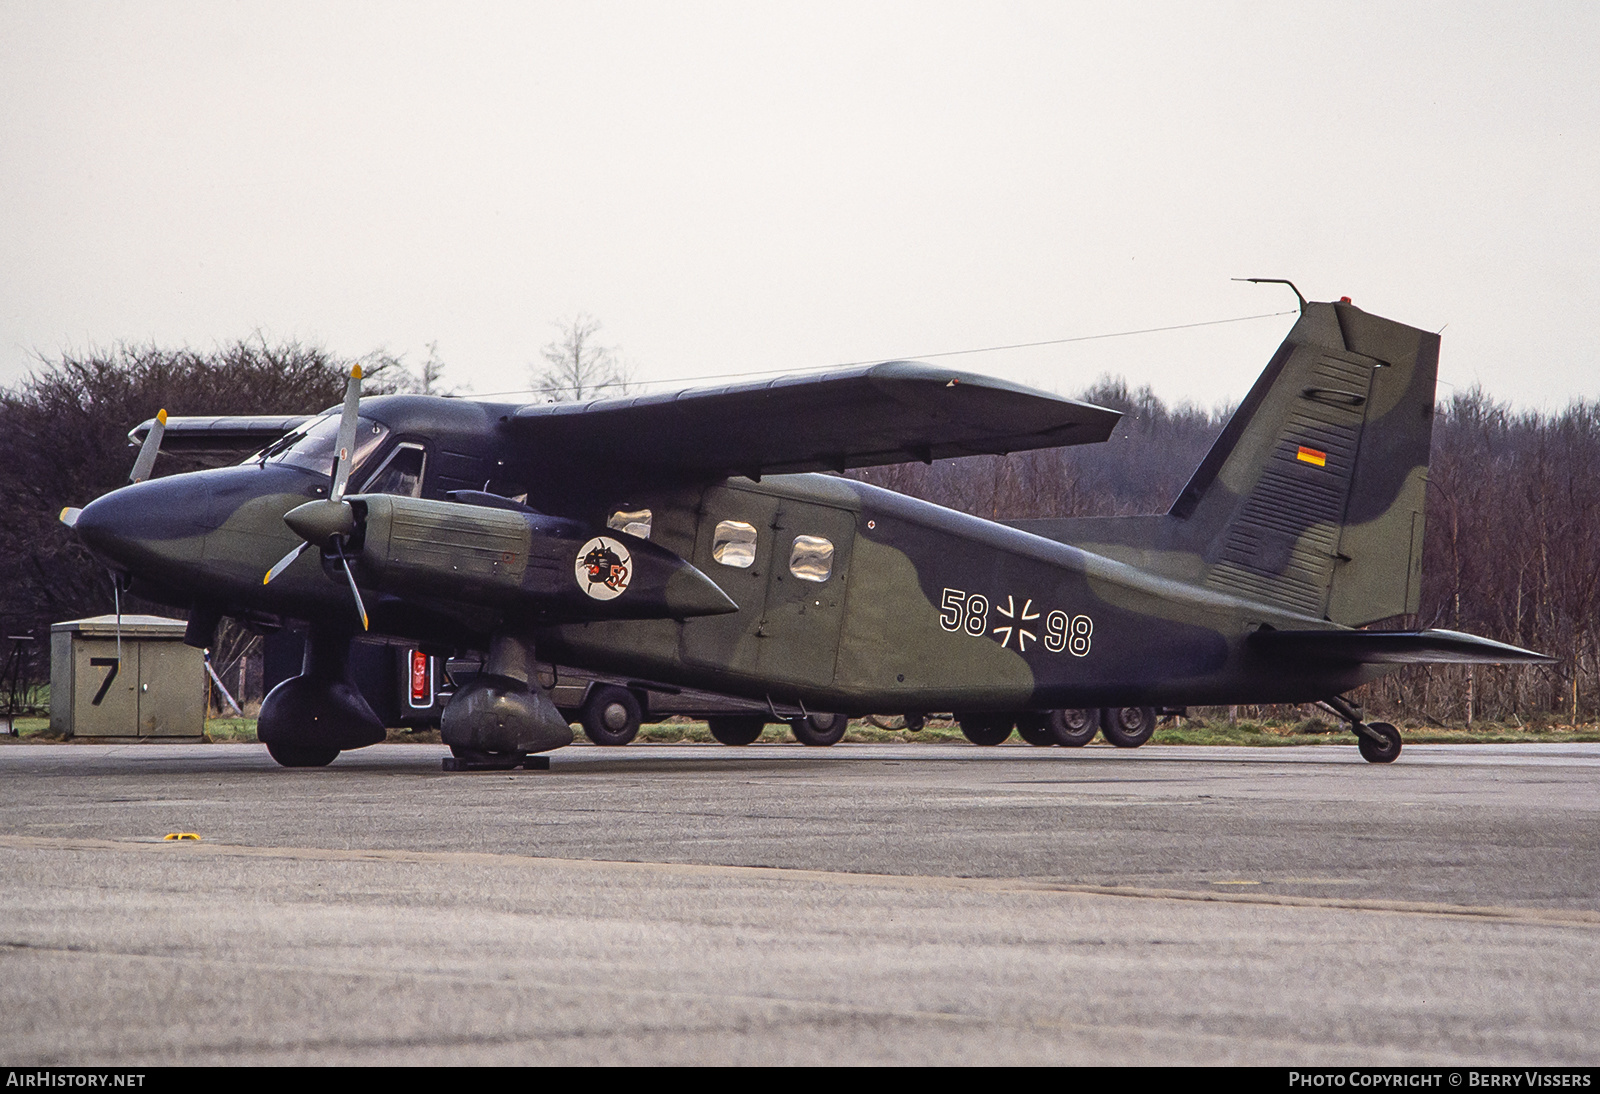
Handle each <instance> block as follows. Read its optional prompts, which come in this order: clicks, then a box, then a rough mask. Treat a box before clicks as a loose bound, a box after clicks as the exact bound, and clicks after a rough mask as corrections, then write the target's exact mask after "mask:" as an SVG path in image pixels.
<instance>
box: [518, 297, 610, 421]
mask: <svg viewBox="0 0 1600 1094" xmlns="http://www.w3.org/2000/svg"><path fill="white" fill-rule="evenodd" d="M555 328H556V330H557V332H558V337H557V338H556V340H555V341H553V342H551V343H549V344H548V345H546V346H545V347H544V348H543V349H542V350H540V351H539V354H540V356H541V357H543V358H544V360H545V367H544V368H543V369H541V370H537V371H535V372H534V374H533V390H535V391H537V392H538V393H539V394H540V395H542V396H544V397H545V398H546V399H548V400H549V401H551V402H556V403H559V402H565V401H567V400H572V401H574V402H576V401H580V400H583V399H596V398H605V397H606V396H610V395H624V394H626V393H627V392H628V390H629V387H630V381H631V380H632V376H631V375H630V373H631V369H629V367H628V366H627V365H626V364H625V363H624V362H623V361H622V359H621V358H620V357H619V356H618V355H617V347H615V346H602V345H600V343H599V342H598V341H597V340H596V339H595V335H597V334H599V333H600V320H598V319H596V318H595V317H594V316H592V315H588V314H586V313H583V312H579V313H578V314H577V315H575V316H573V317H572V318H571V319H569V320H566V321H564V322H559V323H556V324H555Z"/></svg>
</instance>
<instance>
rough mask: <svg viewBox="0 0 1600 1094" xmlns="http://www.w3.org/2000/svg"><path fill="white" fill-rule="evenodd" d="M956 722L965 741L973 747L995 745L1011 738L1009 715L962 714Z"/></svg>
mask: <svg viewBox="0 0 1600 1094" xmlns="http://www.w3.org/2000/svg"><path fill="white" fill-rule="evenodd" d="M956 721H957V722H958V723H960V725H961V732H962V733H963V734H965V735H966V738H967V740H969V741H971V742H972V743H973V744H975V745H997V744H999V743H1000V742H1001V741H1003V740H1005V739H1006V738H1007V737H1009V736H1011V725H1012V721H1011V715H1009V714H963V715H961V716H960V717H958V718H957V719H956Z"/></svg>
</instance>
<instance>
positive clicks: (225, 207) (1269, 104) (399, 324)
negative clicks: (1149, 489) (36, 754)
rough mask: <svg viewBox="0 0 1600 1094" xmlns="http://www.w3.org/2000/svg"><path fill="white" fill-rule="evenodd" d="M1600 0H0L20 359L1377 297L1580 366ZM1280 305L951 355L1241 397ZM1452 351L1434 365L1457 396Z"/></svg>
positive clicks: (1496, 354) (524, 347) (507, 340)
mask: <svg viewBox="0 0 1600 1094" xmlns="http://www.w3.org/2000/svg"><path fill="white" fill-rule="evenodd" d="M1597 47H1600V5H1594V4H1583V3H1570V4H1546V5H1538V4H1533V5H1511V4H1500V5H1495V6H1480V5H1471V4H1465V3H1461V2H1459V0H1453V2H1451V3H1447V4H1429V5H1424V4H1393V3H1385V4H1377V5H1366V4H1359V3H1349V2H1341V3H1338V4H1329V5H1316V4H1289V3H1282V2H1278V3H1261V4H1253V3H1239V4H1199V3H1185V4H1150V5H1142V6H1141V5H1134V4H1114V5H1113V4H1099V5H1074V4H1067V3H1047V4H1002V3H996V2H985V3H968V4H939V3H932V2H929V0H920V2H917V3H910V4H892V3H862V2H859V0H857V2H852V3H847V4H829V3H820V2H816V0H807V2H805V3H798V2H797V3H756V4H752V3H739V4H691V3H685V2H681V0H674V2H672V3H663V4H644V3H625V4H603V3H594V2H591V0H585V2H583V3H578V2H571V3H563V4H535V3H516V4H504V5H502V4H462V3H454V4H449V5H444V4H437V5H435V4H400V3H393V2H385V3H381V4H370V5H368V4H339V3H326V2H318V3H309V4H293V3H285V2H279V0H274V2H272V3H228V4H224V3H218V2H206V3H195V4H183V3H161V2H156V0H141V2H136V3H124V4H86V3H66V2H49V3H45V2H19V0H0V383H12V382H15V381H16V380H17V379H19V378H20V377H22V376H23V375H25V374H26V373H27V371H28V370H29V369H30V368H32V367H34V366H35V365H36V364H37V361H38V355H40V354H43V355H45V356H46V357H49V356H51V355H57V354H59V353H60V352H62V351H63V350H64V349H68V348H75V349H84V348H87V347H91V346H108V345H112V344H114V343H117V342H119V341H139V342H144V341H152V340H153V341H155V342H157V343H159V344H162V345H179V344H188V345H191V346H195V347H197V348H207V347H210V346H212V345H215V344H217V343H219V342H226V341H230V340H233V339H237V338H240V337H246V336H250V335H251V334H252V333H253V332H261V333H262V334H263V335H264V336H265V337H267V338H268V339H273V340H275V339H298V340H301V341H307V342H316V343H320V344H322V345H324V346H326V347H327V348H329V349H331V350H333V351H335V352H338V353H342V354H351V355H356V354H363V353H367V352H370V351H373V350H379V349H382V350H387V351H389V352H391V353H396V354H403V355H404V356H405V359H406V360H407V361H409V362H411V363H412V364H416V363H418V362H420V361H421V360H422V358H423V357H424V356H425V355H426V352H427V351H426V349H425V346H426V344H427V343H429V342H437V343H438V352H439V355H440V357H442V358H443V360H444V361H445V362H446V364H447V366H448V368H447V373H446V377H447V379H448V380H450V381H454V382H456V383H467V384H471V385H472V387H473V388H474V389H476V391H478V392H491V391H500V390H505V389H511V388H519V387H523V386H525V385H526V384H527V383H528V367H529V364H530V362H533V361H535V360H536V359H537V358H538V353H539V348H540V346H542V345H543V344H545V343H547V342H549V341H550V340H551V339H552V337H553V335H554V328H553V326H552V324H553V323H554V322H555V321H557V320H560V319H563V318H565V317H570V316H572V315H574V314H576V313H579V312H587V313H590V314H592V315H594V316H595V317H597V318H599V319H600V320H601V321H602V322H603V324H604V328H603V331H602V340H603V341H606V342H609V343H611V344H615V345H617V346H619V347H620V349H621V352H622V354H623V356H624V357H625V358H627V359H628V360H629V361H631V362H632V363H633V364H634V366H635V368H636V370H637V373H638V374H639V375H640V376H642V377H644V378H647V379H650V380H666V379H673V378H681V377H693V376H702V375H706V374H718V373H732V372H745V371H749V370H757V369H796V368H803V367H811V366H817V365H825V364H828V363H831V362H839V361H858V360H867V359H880V358H889V357H902V356H917V355H924V354H932V353H938V352H944V351H950V350H959V349H965V348H969V347H981V346H992V345H998V344H1007V343H1017V342H1033V341H1042V340H1048V339H1060V338H1070V337H1081V336H1085V335H1094V334H1102V333H1111V332H1120V331H1129V330H1137V329H1143V328H1149V327H1160V326H1169V325H1176V324H1188V323H1202V322H1208V321H1213V320H1219V319H1228V318H1233V317H1239V316H1250V315H1259V314H1262V313H1269V312H1276V311H1282V310H1284V309H1286V308H1292V307H1293V304H1294V298H1293V297H1292V295H1290V293H1289V292H1288V290H1287V289H1284V288H1281V287H1270V286H1262V287H1255V286H1249V285H1241V284H1236V283H1234V282H1232V281H1230V280H1229V279H1230V278H1233V277H1246V276H1266V277H1288V278H1292V279H1294V280H1295V281H1296V282H1297V283H1298V284H1299V286H1300V288H1301V289H1302V290H1303V291H1304V292H1305V293H1306V294H1307V295H1308V296H1310V297H1312V298H1313V299H1333V298H1337V297H1339V296H1341V295H1348V296H1351V297H1353V298H1354V300H1355V302H1356V304H1358V305H1360V306H1362V307H1365V308H1367V309H1368V310H1370V311H1374V312H1378V313H1380V314H1383V315H1387V316H1390V317H1392V318H1396V319H1400V320H1403V321H1406V322H1409V323H1412V324H1415V325H1417V326H1421V327H1426V328H1428V329H1432V330H1438V329H1440V328H1443V327H1446V326H1447V325H1448V329H1446V330H1445V332H1444V335H1445V339H1444V357H1443V362H1442V368H1441V379H1442V380H1444V381H1445V382H1447V383H1449V384H1452V385H1456V386H1457V388H1464V387H1465V386H1467V385H1470V384H1472V383H1475V382H1478V383H1482V384H1483V386H1484V387H1485V388H1486V389H1488V390H1489V391H1490V393H1492V394H1493V395H1495V396H1498V397H1500V398H1504V399H1509V400H1512V401H1513V402H1516V403H1518V404H1520V405H1524V406H1535V407H1544V408H1547V409H1554V408H1556V407H1559V406H1563V405H1565V404H1566V403H1567V402H1568V400H1570V399H1572V398H1574V397H1583V398H1590V399H1593V398H1596V397H1600V355H1597V351H1596V348H1595V338H1596V332H1595V326H1596V324H1595V318H1596V301H1597V298H1600V230H1597V229H1600V195H1597V189H1600V183H1597V180H1600V78H1597V76H1596V68H1595V65H1596V62H1595V56H1596V53H1597ZM1292 321H1293V317H1292V315H1283V316H1277V317H1272V318H1265V319H1255V320H1250V321H1247V322H1240V323H1231V324H1223V325H1217V326H1210V327H1199V328H1192V329H1188V330H1182V331H1174V332H1169V333H1165V334H1153V335H1141V336H1133V337H1125V338H1112V339H1104V340H1098V341H1087V342H1076V343H1071V344H1066V345H1058V346H1050V347H1040V348H1036V349H1030V350H1015V351H1008V352H995V353H985V354H974V355H969V356H962V357H952V358H942V359H939V361H940V363H942V364H949V365H954V366H957V367H963V368H970V369H973V370H975V371H981V372H987V373H991V374H994V375H999V376H1004V377H1007V378H1010V379H1014V380H1018V381H1020V382H1024V383H1028V384H1032V385H1034V386H1037V387H1041V388H1044V389H1047V390H1055V391H1060V392H1063V393H1071V392H1074V391H1077V390H1079V389H1081V388H1082V387H1084V386H1086V385H1087V384H1089V383H1090V382H1092V381H1093V380H1094V379H1095V378H1096V377H1097V376H1098V375H1099V374H1101V373H1103V372H1107V371H1110V372H1116V373H1121V374H1123V375H1125V376H1126V377H1127V378H1128V379H1129V380H1130V381H1131V382H1133V383H1135V384H1139V383H1146V382H1148V383H1149V384H1151V385H1152V386H1153V387H1154V388H1155V390H1156V391H1157V392H1158V393H1159V394H1161V395H1162V396H1164V397H1167V398H1169V399H1173V400H1179V399H1190V400H1195V401H1198V402H1200V403H1202V404H1205V405H1210V404H1214V403H1218V402H1222V401H1226V400H1235V399H1238V398H1239V397H1240V396H1241V395H1242V394H1243V393H1244V391H1245V390H1246V389H1247V388H1248V386H1249V384H1250V382H1251V381H1252V380H1253V379H1254V377H1255V376H1256V374H1257V373H1258V372H1259V371H1260V369H1261V368H1262V366H1263V365H1264V364H1265V362H1266V359H1267V357H1268V356H1269V354H1270V353H1271V350H1272V348H1273V347H1275V346H1276V345H1277V343H1278V342H1279V341H1280V340H1281V339H1282V337H1283V335H1284V333H1285V331H1287V329H1288V327H1289V326H1290V324H1291V323H1292ZM1450 390H1452V389H1451V388H1442V389H1441V392H1442V394H1446V395H1448V393H1449V392H1450Z"/></svg>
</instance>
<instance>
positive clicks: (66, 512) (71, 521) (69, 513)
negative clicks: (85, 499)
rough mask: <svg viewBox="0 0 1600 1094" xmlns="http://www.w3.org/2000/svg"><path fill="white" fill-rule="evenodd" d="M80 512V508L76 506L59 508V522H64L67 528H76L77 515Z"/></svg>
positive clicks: (81, 511)
mask: <svg viewBox="0 0 1600 1094" xmlns="http://www.w3.org/2000/svg"><path fill="white" fill-rule="evenodd" d="M82 513H83V510H82V509H79V508H78V507H77V506H73V505H69V506H67V507H66V508H65V509H63V510H61V523H62V524H65V525H66V526H67V527H68V528H76V527H77V526H78V517H79V516H80V515H81V514H82Z"/></svg>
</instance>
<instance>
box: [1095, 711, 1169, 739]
mask: <svg viewBox="0 0 1600 1094" xmlns="http://www.w3.org/2000/svg"><path fill="white" fill-rule="evenodd" d="M1100 730H1101V732H1103V733H1104V734H1105V735H1106V740H1108V741H1110V742H1111V743H1112V744H1114V745H1116V746H1117V747H1118V748H1138V747H1139V746H1140V745H1142V744H1144V743H1145V742H1146V741H1148V740H1149V739H1150V735H1151V734H1153V733H1154V732H1155V731H1156V708H1155V707H1106V709H1105V710H1103V711H1101V712H1100Z"/></svg>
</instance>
